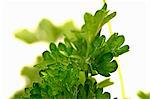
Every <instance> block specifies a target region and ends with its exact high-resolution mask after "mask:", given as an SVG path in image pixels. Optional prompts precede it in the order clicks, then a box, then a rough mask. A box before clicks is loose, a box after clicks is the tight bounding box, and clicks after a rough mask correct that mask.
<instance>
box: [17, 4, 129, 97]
mask: <svg viewBox="0 0 150 99" xmlns="http://www.w3.org/2000/svg"><path fill="white" fill-rule="evenodd" d="M115 16H116V12H113V13H110V14H109V11H108V10H107V4H106V3H105V4H104V6H103V7H102V9H100V10H98V11H96V13H95V14H94V15H92V14H90V13H85V15H84V21H85V24H84V25H83V26H82V28H81V31H70V32H68V33H65V34H64V42H59V44H55V43H54V42H51V43H50V45H49V50H47V51H44V52H43V53H42V58H43V61H42V62H40V63H39V64H37V65H35V66H34V68H38V69H39V75H40V78H41V79H42V81H41V82H34V83H33V85H32V86H31V87H28V88H25V90H24V93H23V94H22V95H19V96H17V97H16V99H17V98H19V99H110V98H111V94H110V93H109V92H104V91H103V89H104V88H105V87H107V86H110V85H112V84H113V82H111V81H110V78H107V79H106V80H104V81H101V82H99V83H98V82H97V81H96V79H95V78H93V76H95V75H99V74H100V75H102V76H104V77H110V76H111V73H113V72H115V71H116V70H117V68H118V64H117V62H116V61H115V60H114V57H118V56H119V55H122V54H123V53H125V52H128V51H129V46H128V45H123V43H124V41H125V38H124V36H123V35H119V34H118V33H114V34H113V35H112V36H111V37H110V38H108V40H106V37H105V36H104V35H101V30H102V27H103V25H104V24H106V23H107V22H109V21H110V20H111V19H112V18H114V17H115Z"/></svg>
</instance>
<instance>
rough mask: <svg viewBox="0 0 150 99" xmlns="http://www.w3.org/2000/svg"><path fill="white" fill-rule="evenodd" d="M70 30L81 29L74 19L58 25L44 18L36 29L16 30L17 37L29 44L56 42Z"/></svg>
mask: <svg viewBox="0 0 150 99" xmlns="http://www.w3.org/2000/svg"><path fill="white" fill-rule="evenodd" d="M70 31H79V29H77V28H76V27H75V25H74V23H73V22H72V21H68V22H66V23H64V24H63V25H60V26H56V25H54V24H53V23H52V22H51V21H49V20H48V19H42V20H41V21H40V22H39V24H38V27H37V28H36V30H35V31H30V30H28V29H22V30H20V31H17V32H15V37H16V38H18V39H21V40H23V41H24V42H26V43H28V44H32V43H35V42H38V41H45V42H48V43H50V42H55V41H56V40H58V39H59V38H61V37H63V35H65V34H68V32H70Z"/></svg>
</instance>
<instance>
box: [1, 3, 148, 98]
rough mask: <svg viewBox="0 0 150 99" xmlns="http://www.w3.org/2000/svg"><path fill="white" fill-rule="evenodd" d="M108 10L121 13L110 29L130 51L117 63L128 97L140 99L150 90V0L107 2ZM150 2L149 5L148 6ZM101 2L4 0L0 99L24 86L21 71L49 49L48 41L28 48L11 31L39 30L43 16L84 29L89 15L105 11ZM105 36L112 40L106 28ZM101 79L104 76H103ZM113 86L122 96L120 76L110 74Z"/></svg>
mask: <svg viewBox="0 0 150 99" xmlns="http://www.w3.org/2000/svg"><path fill="white" fill-rule="evenodd" d="M107 2H108V7H109V8H110V9H111V10H112V11H117V17H116V18H114V19H113V20H112V21H111V23H112V28H113V31H114V32H119V33H120V34H123V35H124V36H125V37H126V42H125V43H126V44H129V45H130V52H129V53H126V54H124V55H122V56H121V57H120V58H119V60H120V64H121V69H122V73H123V79H124V84H125V92H126V96H127V97H128V98H129V99H137V96H136V94H137V92H138V91H139V90H144V91H145V92H148V91H150V79H149V75H150V63H149V56H150V46H149V43H150V39H149V37H150V33H148V32H149V30H148V25H149V20H148V18H149V14H148V11H149V9H148V8H149V7H148V3H149V2H148V0H147V1H144V0H132V1H131V0H108V1H107ZM149 4H150V3H149ZM101 6H102V2H101V1H100V0H5V1H0V99H8V98H9V97H10V96H11V95H12V94H13V93H14V92H15V91H16V90H18V89H21V88H22V87H23V86H24V85H25V82H24V78H23V77H21V76H20V70H21V69H22V67H23V66H24V65H29V64H32V63H33V62H34V61H35V57H36V56H37V55H38V54H41V53H42V52H43V51H44V50H46V49H47V45H46V44H44V43H40V44H34V45H27V44H25V43H22V41H20V40H17V39H15V38H14V34H13V32H14V31H16V30H18V29H20V28H29V29H35V28H36V25H37V23H38V22H39V21H40V20H41V18H48V19H50V20H52V21H53V22H54V23H56V24H60V23H63V22H65V21H66V20H68V19H73V20H74V21H75V24H76V25H77V26H78V27H80V26H81V25H82V24H83V15H84V13H85V12H87V11H88V12H91V13H93V14H94V12H95V11H96V10H97V9H99V8H101ZM104 29H106V30H105V31H104V33H106V35H107V37H108V28H107V26H105V27H104ZM100 79H101V78H100ZM112 80H113V81H114V82H115V84H114V85H113V86H111V87H110V88H107V90H109V91H110V92H111V93H112V97H115V96H116V97H119V99H121V94H120V84H119V79H118V73H117V72H115V73H114V74H113V75H112Z"/></svg>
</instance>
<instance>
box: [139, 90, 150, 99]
mask: <svg viewBox="0 0 150 99" xmlns="http://www.w3.org/2000/svg"><path fill="white" fill-rule="evenodd" d="M137 95H138V96H139V97H140V99H150V92H149V93H144V92H143V91H139V92H138V94H137Z"/></svg>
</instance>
